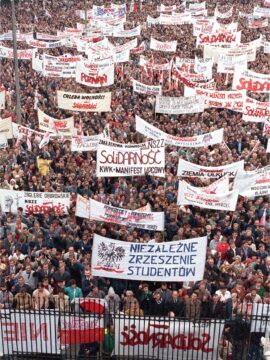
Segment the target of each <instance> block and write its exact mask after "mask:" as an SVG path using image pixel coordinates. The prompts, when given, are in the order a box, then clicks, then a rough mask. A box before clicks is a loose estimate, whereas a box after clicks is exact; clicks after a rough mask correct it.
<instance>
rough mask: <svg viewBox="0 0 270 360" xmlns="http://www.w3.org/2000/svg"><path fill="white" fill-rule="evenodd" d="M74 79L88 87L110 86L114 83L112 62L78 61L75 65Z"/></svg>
mask: <svg viewBox="0 0 270 360" xmlns="http://www.w3.org/2000/svg"><path fill="white" fill-rule="evenodd" d="M75 79H76V81H77V82H78V83H80V84H83V85H86V86H89V87H103V86H110V85H113V83H114V64H113V63H107V64H93V63H91V62H78V63H77V67H76V78H75Z"/></svg>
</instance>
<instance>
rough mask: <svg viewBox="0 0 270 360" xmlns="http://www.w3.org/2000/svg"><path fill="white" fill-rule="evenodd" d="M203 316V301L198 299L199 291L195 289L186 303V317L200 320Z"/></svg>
mask: <svg viewBox="0 0 270 360" xmlns="http://www.w3.org/2000/svg"><path fill="white" fill-rule="evenodd" d="M200 316H201V301H200V300H199V299H198V293H197V292H196V291H193V292H192V294H191V296H190V298H188V299H187V300H186V304H185V318H186V319H188V320H191V321H196V320H199V319H200Z"/></svg>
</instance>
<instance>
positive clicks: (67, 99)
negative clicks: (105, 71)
mask: <svg viewBox="0 0 270 360" xmlns="http://www.w3.org/2000/svg"><path fill="white" fill-rule="evenodd" d="M57 103H58V107H59V108H60V109H64V110H71V111H86V112H107V111H111V93H110V92H107V93H98V94H89V93H88V94H80V93H70V92H65V91H57Z"/></svg>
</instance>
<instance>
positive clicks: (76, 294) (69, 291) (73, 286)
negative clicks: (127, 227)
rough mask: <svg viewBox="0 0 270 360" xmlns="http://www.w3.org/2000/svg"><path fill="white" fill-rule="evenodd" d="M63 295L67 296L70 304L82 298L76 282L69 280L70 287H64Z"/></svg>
mask: <svg viewBox="0 0 270 360" xmlns="http://www.w3.org/2000/svg"><path fill="white" fill-rule="evenodd" d="M65 294H66V295H67V296H68V298H69V301H70V302H74V299H76V298H82V297H83V293H82V289H81V288H79V287H78V286H77V283H76V280H74V279H71V280H70V286H68V287H65Z"/></svg>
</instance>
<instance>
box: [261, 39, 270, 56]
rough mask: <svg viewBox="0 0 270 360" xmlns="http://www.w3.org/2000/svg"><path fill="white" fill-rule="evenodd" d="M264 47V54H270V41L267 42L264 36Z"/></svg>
mask: <svg viewBox="0 0 270 360" xmlns="http://www.w3.org/2000/svg"><path fill="white" fill-rule="evenodd" d="M262 46H263V52H264V53H265V54H270V41H267V40H266V38H265V37H264V36H263V37H262Z"/></svg>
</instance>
